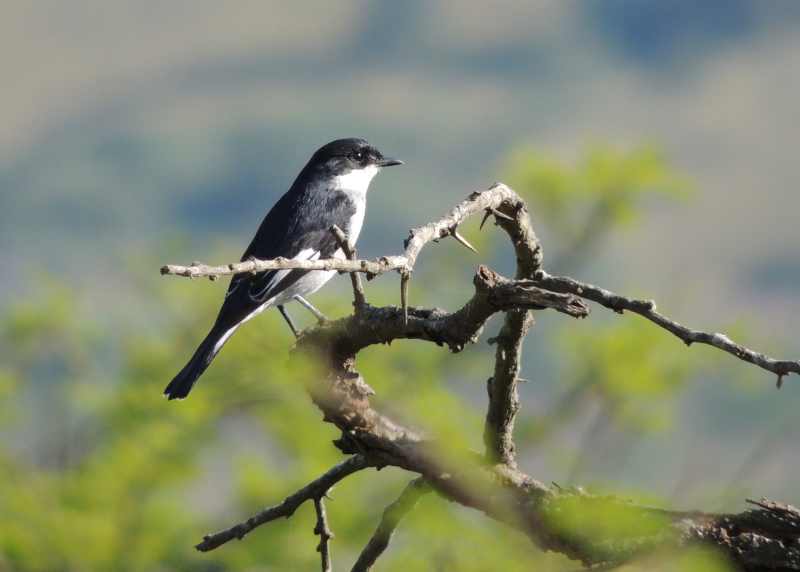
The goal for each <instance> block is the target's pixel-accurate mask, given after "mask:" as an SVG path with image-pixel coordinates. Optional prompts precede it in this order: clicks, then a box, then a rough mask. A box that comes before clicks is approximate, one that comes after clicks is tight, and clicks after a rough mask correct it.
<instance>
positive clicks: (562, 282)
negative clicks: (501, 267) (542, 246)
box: [534, 270, 800, 388]
mask: <svg viewBox="0 0 800 572" xmlns="http://www.w3.org/2000/svg"><path fill="white" fill-rule="evenodd" d="M534 282H535V283H536V284H538V285H539V286H542V287H543V288H546V289H548V290H552V291H554V292H564V293H570V294H575V295H576V296H580V297H581V298H585V299H586V300H591V301H592V302H597V303H598V304H600V305H601V306H605V307H606V308H609V309H611V310H614V311H615V312H617V313H619V314H622V313H623V312H624V311H625V310H628V311H629V312H633V313H635V314H639V315H640V316H642V317H644V318H646V319H648V320H650V321H651V322H653V323H654V324H656V325H658V326H661V327H662V328H664V329H665V330H667V331H668V332H670V333H672V334H674V335H675V336H676V337H678V338H680V339H681V340H683V342H684V343H685V344H686V345H687V346H691V345H692V344H693V343H698V344H707V345H710V346H714V347H715V348H718V349H721V350H722V351H724V352H727V353H729V354H731V355H733V356H735V357H737V358H739V359H740V360H742V361H746V362H748V363H752V364H753V365H756V366H758V367H760V368H761V369H765V370H767V371H769V372H772V373H774V374H776V375H777V376H778V383H777V385H778V388H780V387H781V385H782V383H783V377H784V376H786V375H788V374H790V373H796V374H800V360H799V361H791V360H776V359H774V358H771V357H769V356H767V355H765V354H762V353H759V352H757V351H754V350H751V349H749V348H747V347H745V346H743V345H741V344H738V343H736V342H734V341H733V340H731V339H730V338H729V337H728V336H726V335H725V334H720V333H707V332H701V331H698V330H692V329H689V328H687V327H686V326H683V325H681V324H679V323H678V322H676V321H674V320H672V319H670V318H668V317H666V316H664V315H663V314H660V313H658V312H657V311H656V303H655V302H654V301H653V300H636V299H633V298H626V297H624V296H620V295H619V294H615V293H614V292H610V291H609V290H606V289H604V288H600V287H598V286H593V285H592V284H587V283H584V282H578V281H577V280H574V279H573V278H569V277H566V276H551V275H550V274H547V273H546V272H544V271H543V270H541V271H539V272H538V273H537V274H536V278H535V280H534Z"/></svg>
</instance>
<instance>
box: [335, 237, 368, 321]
mask: <svg viewBox="0 0 800 572" xmlns="http://www.w3.org/2000/svg"><path fill="white" fill-rule="evenodd" d="M331 232H332V233H333V236H335V237H336V240H337V241H338V242H339V246H340V247H341V249H342V252H344V255H345V256H346V257H347V259H348V260H357V259H358V256H357V252H356V247H355V245H354V244H353V243H351V242H350V239H349V238H348V237H347V234H345V232H344V231H343V230H342V229H341V228H339V227H338V226H336V225H333V226H332V227H331ZM349 274H350V282H351V284H352V285H353V306H354V307H355V310H356V312H359V311H361V309H363V308H364V305H365V304H366V303H367V298H366V296H364V285H363V284H362V282H361V274H360V273H358V272H350V273H349Z"/></svg>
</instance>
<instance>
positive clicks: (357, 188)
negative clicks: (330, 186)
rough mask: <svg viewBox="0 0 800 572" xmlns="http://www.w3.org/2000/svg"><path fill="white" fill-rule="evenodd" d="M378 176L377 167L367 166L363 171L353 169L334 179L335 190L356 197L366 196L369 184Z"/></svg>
mask: <svg viewBox="0 0 800 572" xmlns="http://www.w3.org/2000/svg"><path fill="white" fill-rule="evenodd" d="M377 174H378V167H376V166H375V165H369V166H368V167H364V168H363V169H353V170H352V171H350V172H348V173H345V174H344V175H338V176H337V177H336V179H335V183H334V185H335V188H336V189H338V190H340V191H345V192H349V193H353V194H357V195H362V196H363V195H366V194H367V189H368V188H369V184H370V183H371V182H372V179H373V178H374V177H375V175H377Z"/></svg>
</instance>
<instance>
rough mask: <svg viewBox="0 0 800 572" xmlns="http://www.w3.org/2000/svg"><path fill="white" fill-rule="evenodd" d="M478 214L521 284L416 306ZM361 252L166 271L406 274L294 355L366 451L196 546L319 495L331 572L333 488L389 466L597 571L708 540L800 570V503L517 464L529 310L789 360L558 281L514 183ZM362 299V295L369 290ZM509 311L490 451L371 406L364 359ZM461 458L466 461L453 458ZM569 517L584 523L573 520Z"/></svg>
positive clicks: (498, 282)
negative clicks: (729, 510) (400, 246)
mask: <svg viewBox="0 0 800 572" xmlns="http://www.w3.org/2000/svg"><path fill="white" fill-rule="evenodd" d="M478 213H486V214H487V216H491V215H494V217H495V222H496V224H497V225H498V226H500V227H501V228H502V229H503V230H504V231H505V232H506V233H507V234H508V236H509V238H510V241H511V243H512V246H513V247H514V251H515V255H516V261H517V269H516V275H515V278H514V279H513V280H511V279H508V278H504V277H502V276H500V275H499V274H497V273H495V272H493V271H492V270H490V269H489V268H487V267H486V266H481V267H479V268H478V271H477V273H476V274H475V277H474V279H473V284H474V286H475V292H474V294H473V296H472V297H471V298H470V299H469V300H468V301H467V302H466V303H465V304H464V305H463V306H462V307H461V308H460V309H458V310H456V311H453V312H446V311H444V310H440V309H436V308H433V309H428V308H416V307H410V306H408V283H409V279H410V276H411V272H412V271H413V269H414V265H415V263H416V260H417V257H418V256H419V253H420V252H421V250H422V248H423V247H424V246H425V245H426V244H428V243H429V242H430V241H435V240H439V239H441V238H445V237H447V236H453V237H456V239H458V237H460V235H459V234H458V232H457V229H458V226H459V225H460V224H461V223H462V222H463V221H464V220H465V219H466V218H468V217H469V216H471V215H473V214H478ZM334 232H335V231H334ZM337 236H338V235H337ZM341 240H343V242H342V244H343V249H344V246H345V245H347V243H346V237H344V236H343V233H342V237H341ZM461 242H462V243H463V242H464V241H463V240H462V241H461ZM345 251H346V249H345ZM350 256H352V259H349V258H348V259H347V260H343V259H338V258H337V259H330V260H317V261H296V260H285V259H277V260H265V261H259V260H248V261H243V262H241V263H238V264H231V265H227V266H220V267H208V266H204V265H200V264H195V265H192V266H189V267H178V266H166V267H164V268H162V273H164V274H176V275H180V276H190V277H195V276H209V277H211V276H217V275H221V274H235V273H241V272H260V271H263V270H268V269H274V268H302V269H307V270H339V271H345V272H351V273H358V272H364V273H367V274H368V275H377V274H381V273H384V272H386V271H388V270H397V271H399V272H400V274H401V307H395V306H388V307H382V308H376V307H372V306H369V305H368V304H366V303H364V304H363V307H362V309H361V311H359V312H357V313H356V314H355V315H352V316H348V317H345V318H341V319H339V320H334V321H330V322H326V323H324V324H320V325H319V326H317V327H314V328H310V329H308V330H306V331H305V332H303V333H302V335H301V336H300V338H299V339H298V340H297V344H296V347H295V350H294V351H293V352H292V355H293V359H307V357H308V355H309V354H311V355H313V356H314V357H315V358H318V359H319V360H320V362H321V363H322V365H323V366H324V367H325V368H326V375H325V377H324V378H323V379H318V378H317V379H311V380H308V391H309V393H310V395H311V398H312V400H313V401H314V403H315V404H316V405H317V406H318V407H319V408H320V409H321V410H322V412H323V414H324V420H325V421H326V422H328V423H332V424H334V425H335V426H336V427H337V428H338V429H340V430H341V432H342V436H341V438H340V439H338V440H337V441H335V444H336V446H337V447H338V448H339V449H340V450H341V451H342V452H343V453H345V454H354V456H353V457H351V458H349V459H348V460H346V461H344V462H343V463H341V464H339V465H337V466H336V467H334V468H333V469H331V470H330V471H328V472H327V473H325V475H322V476H321V477H320V478H319V479H317V480H315V481H313V482H312V483H310V484H308V485H306V486H305V487H303V488H302V489H300V490H299V491H297V492H296V493H294V494H293V495H290V496H289V497H287V498H286V499H285V500H284V501H283V502H282V503H280V504H279V505H276V506H275V507H272V508H269V509H266V510H264V511H262V512H261V513H258V514H257V515H255V516H254V517H252V518H250V519H248V520H247V521H245V522H243V523H240V524H238V525H236V526H234V527H231V528H229V529H227V530H224V531H222V532H219V533H216V534H213V535H209V536H206V537H205V538H204V539H203V542H201V543H200V544H199V545H198V546H197V548H198V550H204V551H205V550H211V549H213V548H216V547H217V546H220V545H221V544H224V543H225V542H227V541H229V540H231V539H233V538H242V537H243V536H244V535H246V534H247V533H248V532H250V531H251V530H252V529H253V528H255V527H257V526H259V525H260V524H263V523H265V522H269V521H271V520H274V519H275V518H278V517H280V516H290V515H291V514H293V513H294V511H295V510H296V509H297V507H298V506H299V505H300V504H302V503H303V502H305V501H307V500H309V499H313V500H314V501H315V507H316V509H317V519H318V523H317V529H318V530H319V531H320V552H321V554H322V560H323V569H324V567H325V566H329V562H330V559H329V553H328V545H327V543H328V540H329V538H330V536H329V529H328V528H327V523H326V522H325V512H324V504H323V503H322V500H321V499H322V498H323V496H324V494H325V492H326V491H327V490H328V489H329V488H330V487H331V486H332V485H333V484H334V483H336V482H338V481H340V480H341V479H343V478H345V477H346V476H347V475H349V474H351V473H353V472H355V471H358V470H361V469H363V468H365V467H367V466H388V465H391V466H395V467H399V468H402V469H405V470H407V471H410V472H413V473H416V474H418V475H419V476H420V479H418V481H416V482H419V483H423V482H424V483H426V486H430V487H431V488H432V489H434V490H436V491H437V492H438V493H440V494H441V495H443V496H445V497H446V498H448V499H450V500H452V501H454V502H458V503H460V504H462V505H464V506H467V507H472V508H475V509H477V510H480V511H482V512H483V513H485V514H486V515H487V516H489V517H490V518H493V519H495V520H497V521H500V522H504V523H506V524H508V525H510V526H512V527H514V528H516V529H518V530H519V531H521V532H522V533H524V534H526V535H527V536H528V537H529V538H531V540H532V541H534V542H535V543H536V544H537V545H538V546H540V547H541V548H542V549H545V550H554V551H558V552H560V553H563V554H565V555H567V556H569V557H570V558H574V559H577V560H580V561H581V562H582V563H583V564H585V565H592V566H595V565H602V566H608V565H615V564H619V563H624V562H627V561H630V560H631V559H633V558H636V557H638V556H641V555H643V554H646V553H648V552H649V551H652V550H654V549H664V548H667V549H669V548H680V547H683V546H686V545H688V544H698V543H699V544H704V545H708V546H714V547H717V548H719V549H721V550H722V551H723V552H725V553H726V554H727V555H728V556H729V557H730V558H731V559H733V560H734V561H735V562H737V563H738V564H739V565H741V566H742V567H743V568H745V569H747V570H766V569H769V570H800V511H798V510H797V509H796V508H794V507H791V506H789V505H782V504H780V503H774V502H771V501H761V502H759V503H757V506H756V507H755V508H753V509H750V510H747V511H745V512H743V513H740V514H733V515H730V514H706V513H702V512H697V511H690V512H686V511H671V510H667V509H656V508H651V507H642V506H636V505H634V504H632V503H629V502H627V501H625V500H623V499H619V498H615V497H609V496H597V495H590V494H587V493H586V492H584V491H582V490H581V489H569V490H565V489H561V488H560V487H557V486H553V487H548V486H546V485H544V484H543V483H542V482H540V481H538V480H536V479H534V478H532V477H531V476H529V475H526V474H525V473H523V472H522V471H520V470H519V469H518V467H517V464H516V460H515V454H514V453H515V451H514V441H513V434H512V433H513V426H514V418H515V415H516V412H517V410H518V408H519V397H518V395H517V382H518V375H519V371H520V355H521V347H522V342H523V340H524V337H525V335H526V333H527V331H528V329H529V328H530V326H531V325H532V323H533V321H532V318H531V317H530V310H541V309H544V308H552V309H555V310H557V311H559V312H562V313H565V314H567V315H570V316H573V317H585V316H586V315H587V314H588V311H589V309H588V307H587V306H586V304H585V303H584V302H583V300H582V299H586V300H591V301H594V302H597V303H599V304H601V305H604V306H606V307H608V308H611V309H613V310H615V311H617V312H622V311H623V310H629V311H632V312H635V313H638V314H640V315H642V316H644V317H645V318H647V319H649V320H651V321H653V322H654V323H656V324H657V325H659V326H661V327H663V328H665V329H667V330H668V331H670V332H672V333H673V334H674V335H676V336H678V337H679V338H681V339H682V340H684V341H685V342H686V343H687V344H691V343H694V342H698V343H706V344H709V345H713V346H715V347H717V348H720V349H722V350H724V351H726V352H728V353H731V354H733V355H735V356H737V357H739V358H740V359H742V360H744V361H748V362H750V363H754V364H756V365H758V366H759V367H762V368H764V369H766V370H768V371H771V372H773V373H776V374H777V375H778V376H779V379H780V378H781V377H782V376H784V375H786V374H788V373H800V362H792V361H777V360H774V359H772V358H769V357H767V356H764V355H762V354H759V353H757V352H754V351H753V350H750V349H748V348H745V347H744V346H741V345H739V344H736V343H734V342H732V341H731V340H730V339H728V338H727V337H726V336H724V335H722V334H707V333H703V332H696V331H693V330H689V329H688V328H686V327H684V326H682V325H680V324H678V323H677V322H674V321H672V320H670V319H669V318H666V317H664V316H663V315H661V314H658V313H657V312H656V311H655V304H654V303H653V302H647V301H641V300H633V299H628V298H624V297H621V296H618V295H616V294H613V293H611V292H609V291H607V290H603V289H602V288H598V287H595V286H592V285H589V284H583V283H580V282H577V281H575V280H573V279H571V278H565V277H557V276H550V275H548V274H547V273H546V272H544V270H542V267H541V266H542V250H541V246H540V244H539V241H538V240H537V238H536V235H535V233H534V231H533V228H532V227H531V224H530V220H529V218H528V214H527V209H526V207H525V204H524V202H523V201H522V200H521V199H520V198H519V197H518V196H517V195H516V193H514V191H512V190H511V189H509V188H508V187H506V186H505V185H502V184H496V185H494V186H492V187H491V188H490V189H489V190H487V191H484V192H482V193H473V194H471V195H470V196H469V197H467V199H466V200H464V201H462V202H461V203H460V204H459V205H457V206H456V207H455V208H454V209H453V210H452V211H451V212H450V213H448V214H447V215H446V216H444V217H442V218H441V219H439V220H437V221H434V222H432V223H429V224H427V225H424V226H422V227H419V228H415V229H412V230H411V232H410V234H409V237H408V239H407V240H406V241H405V250H404V252H403V254H401V255H397V256H387V257H382V258H380V259H377V260H374V261H368V260H357V259H355V254H354V253H352V252H351V254H350ZM368 277H369V276H368ZM353 286H354V296H355V298H356V306H358V299H359V296H358V292H359V289H358V288H357V287H356V282H355V280H354V281H353ZM361 293H362V295H363V290H362V292H361ZM497 312H505V313H506V316H505V321H504V324H503V327H502V328H501V330H500V334H499V335H498V336H497V338H496V342H497V352H496V355H495V367H494V375H493V377H492V380H491V383H490V386H489V394H490V399H489V407H488V411H487V416H486V423H485V427H484V441H485V445H486V454H485V455H478V454H475V453H474V452H470V451H462V452H461V455H460V456H459V455H456V456H455V457H454V456H453V455H450V454H448V455H443V454H441V451H442V447H447V446H448V445H447V444H443V443H440V442H438V441H437V440H436V439H435V438H427V437H424V436H422V435H421V434H420V433H419V432H418V431H416V430H414V429H413V428H410V427H405V426H404V425H402V424H400V423H397V422H396V421H394V420H392V419H390V418H389V417H387V416H386V415H384V414H382V413H381V412H379V411H377V410H375V409H374V408H373V407H372V405H371V404H370V397H371V395H373V394H374V391H372V389H371V388H370V387H369V386H368V385H367V383H366V382H365V381H364V379H363V378H362V377H361V375H360V374H359V373H358V371H357V370H356V367H355V364H356V357H357V354H358V352H359V351H360V350H362V349H364V348H365V347H368V346H370V345H374V344H382V343H388V342H391V341H392V340H394V339H419V340H425V341H430V342H434V343H436V344H438V345H446V346H447V347H448V348H449V349H450V350H452V351H454V352H458V351H461V350H462V349H463V348H464V347H465V346H466V344H468V343H471V342H474V341H476V340H477V338H478V337H479V336H480V334H481V332H482V329H483V327H484V324H485V323H486V321H487V320H488V319H489V317H491V316H492V315H493V314H494V313H497ZM454 458H459V459H461V461H454V460H453V459H454ZM420 486H421V485H420ZM407 490H408V489H407ZM405 497H406V494H405V493H404V494H403V495H401V498H400V499H398V501H396V502H395V503H394V504H393V505H391V506H390V507H388V508H387V510H386V513H385V514H384V518H383V521H382V522H381V525H380V526H379V527H378V530H376V532H375V534H374V535H373V538H372V540H371V541H370V543H369V544H368V545H367V547H366V548H365V549H364V552H363V553H362V558H359V562H361V563H362V565H363V566H369V565H370V564H371V563H372V562H374V560H375V558H377V557H378V555H379V554H380V553H381V552H382V551H383V550H385V548H386V546H387V545H388V541H389V538H390V536H391V532H392V530H394V527H395V526H396V520H397V519H396V517H397V516H398V515H400V516H401V515H402V514H404V512H407V510H410V508H408V509H406V508H405V507H406V506H407V504H406V503H407V501H408V502H410V500H409V499H410V498H413V495H412V494H411V492H409V493H408V498H405ZM401 501H402V502H401ZM411 506H413V503H411ZM609 514H622V515H624V517H623V518H620V519H619V521H620V522H622V523H628V524H625V526H622V527H621V528H620V530H614V531H613V534H612V533H611V532H610V531H609V530H605V529H603V530H601V531H599V532H598V531H597V530H596V529H593V528H592V527H588V529H587V527H585V526H583V524H584V523H587V522H589V521H590V520H591V519H598V518H599V519H602V518H608V515H609ZM570 515H577V516H578V517H579V518H577V519H576V518H568V517H569V516H570ZM587 519H588V520H587ZM570 522H573V523H574V522H577V523H578V524H579V526H568V525H567V524H568V523H570ZM320 523H322V524H321V525H320ZM601 528H603V527H601ZM326 555H327V556H326ZM326 562H328V564H326ZM356 566H359V564H358V563H357V564H356ZM356 569H358V568H356Z"/></svg>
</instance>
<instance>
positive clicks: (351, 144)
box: [309, 138, 403, 192]
mask: <svg viewBox="0 0 800 572" xmlns="http://www.w3.org/2000/svg"><path fill="white" fill-rule="evenodd" d="M402 164H403V162H402V161H400V160H398V159H391V158H388V157H384V156H383V153H381V152H380V151H378V150H377V149H376V148H375V147H373V146H372V145H370V144H369V143H367V142H366V141H365V140H364V139H357V138H350V139H337V140H336V141H331V142H330V143H328V144H327V145H324V146H322V147H320V148H319V149H318V150H317V152H316V153H314V155H313V157H311V161H309V166H313V167H314V168H315V170H319V171H320V172H322V173H324V174H325V175H326V176H330V177H335V178H336V180H337V186H340V187H342V188H345V189H350V190H354V191H363V192H366V190H367V187H368V186H369V183H370V181H372V178H373V177H374V176H375V175H377V174H378V171H380V170H381V169H382V168H383V167H391V166H393V165H402Z"/></svg>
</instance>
